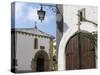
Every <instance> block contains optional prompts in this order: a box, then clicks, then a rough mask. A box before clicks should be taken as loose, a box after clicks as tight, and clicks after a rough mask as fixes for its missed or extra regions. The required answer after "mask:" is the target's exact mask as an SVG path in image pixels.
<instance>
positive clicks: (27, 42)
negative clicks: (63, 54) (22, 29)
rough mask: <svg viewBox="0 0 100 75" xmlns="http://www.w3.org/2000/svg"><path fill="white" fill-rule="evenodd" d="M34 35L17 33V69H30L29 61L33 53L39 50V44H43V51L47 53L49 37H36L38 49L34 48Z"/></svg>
mask: <svg viewBox="0 0 100 75" xmlns="http://www.w3.org/2000/svg"><path fill="white" fill-rule="evenodd" d="M34 38H36V37H34V36H32V35H28V34H27V35H26V34H22V33H17V45H16V59H17V64H18V66H16V68H17V69H18V70H27V71H31V70H32V69H31V61H32V59H33V58H34V56H35V54H36V53H37V52H38V51H39V50H40V46H45V51H46V52H47V53H48V55H49V38H43V37H37V38H38V49H34Z"/></svg>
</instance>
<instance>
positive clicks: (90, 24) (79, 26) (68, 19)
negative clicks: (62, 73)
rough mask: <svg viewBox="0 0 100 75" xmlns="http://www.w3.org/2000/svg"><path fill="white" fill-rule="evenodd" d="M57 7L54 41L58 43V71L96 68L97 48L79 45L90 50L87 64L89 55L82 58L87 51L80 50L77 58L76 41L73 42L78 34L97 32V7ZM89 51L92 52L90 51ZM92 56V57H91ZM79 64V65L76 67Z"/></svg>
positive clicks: (85, 44) (84, 44) (86, 44)
mask: <svg viewBox="0 0 100 75" xmlns="http://www.w3.org/2000/svg"><path fill="white" fill-rule="evenodd" d="M57 7H58V12H57V39H56V40H57V41H58V43H57V48H58V57H57V59H58V70H67V69H69V70H71V69H82V68H83V69H85V68H95V67H96V62H95V61H96V60H95V53H96V50H97V47H96V46H93V45H92V46H93V48H92V47H91V48H90V47H88V44H89V45H90V43H81V47H82V46H84V47H83V48H87V49H90V56H89V58H90V61H89V62H87V61H88V60H89V59H88V55H89V54H88V53H87V54H86V57H84V56H85V54H84V52H85V51H84V50H87V49H84V50H83V49H81V52H80V53H79V56H77V55H78V54H77V49H76V48H77V47H76V46H78V45H77V41H76V42H75V40H77V39H75V37H77V36H76V35H77V34H79V33H82V34H87V35H88V34H89V33H93V32H97V23H98V22H97V21H98V20H97V19H98V18H97V17H98V10H97V7H95V6H79V5H64V6H62V5H58V6H57ZM72 37H73V38H72ZM83 39H84V40H85V41H88V40H89V39H88V38H83ZM86 39H87V40H86ZM84 40H81V42H83V41H84ZM69 41H71V42H70V43H71V44H70V43H69ZM88 42H89V41H88ZM68 44H69V45H68ZM67 46H68V47H67ZM71 46H72V47H71ZM86 46H87V47H86ZM79 47H80V46H79ZM94 48H95V49H94ZM91 49H94V50H93V51H92V50H91ZM68 50H69V51H68ZM75 50H76V51H75ZM82 50H83V53H82ZM75 52H76V53H75ZM92 54H93V55H94V56H92ZM72 55H73V56H72ZM74 57H76V58H74ZM70 58H71V59H70ZM77 58H80V60H83V61H80V60H79V59H77ZM92 59H93V60H92ZM75 63H76V64H75ZM80 63H81V65H78V64H80ZM89 64H91V65H89ZM84 66H85V67H84ZM91 66H93V67H91ZM68 67H69V68H68ZM75 67H76V68H75Z"/></svg>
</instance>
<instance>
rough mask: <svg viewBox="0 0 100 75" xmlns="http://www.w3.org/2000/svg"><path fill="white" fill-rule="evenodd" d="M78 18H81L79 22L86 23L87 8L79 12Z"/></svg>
mask: <svg viewBox="0 0 100 75" xmlns="http://www.w3.org/2000/svg"><path fill="white" fill-rule="evenodd" d="M78 16H79V21H84V20H85V8H83V9H81V10H79V12H78Z"/></svg>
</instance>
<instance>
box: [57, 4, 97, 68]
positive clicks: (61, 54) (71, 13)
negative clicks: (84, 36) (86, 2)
mask: <svg viewBox="0 0 100 75" xmlns="http://www.w3.org/2000/svg"><path fill="white" fill-rule="evenodd" d="M82 8H85V9H86V19H88V20H91V21H93V22H95V23H97V21H98V20H97V15H98V11H97V7H94V6H74V5H72V6H69V5H64V6H63V18H64V28H63V29H64V32H63V37H62V39H61V42H60V45H59V49H58V70H65V46H66V43H67V41H68V39H69V38H70V37H71V36H72V35H74V34H75V33H76V32H77V31H78V25H77V24H78V16H77V14H78V12H77V11H78V10H80V9H82ZM66 25H67V26H66ZM66 27H67V28H66ZM80 28H81V30H83V31H87V32H93V31H97V27H96V26H95V25H94V24H92V23H88V22H82V23H81V26H80Z"/></svg>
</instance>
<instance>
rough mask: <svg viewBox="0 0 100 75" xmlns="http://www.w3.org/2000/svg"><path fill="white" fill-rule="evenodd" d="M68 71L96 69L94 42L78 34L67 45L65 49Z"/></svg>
mask: <svg viewBox="0 0 100 75" xmlns="http://www.w3.org/2000/svg"><path fill="white" fill-rule="evenodd" d="M65 55H66V69H67V70H70V69H86V68H95V67H96V63H95V48H94V44H93V40H90V38H88V37H86V36H84V35H83V34H82V33H78V34H76V35H75V36H73V37H72V38H71V39H70V40H69V41H68V43H67V45H66V49H65Z"/></svg>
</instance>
